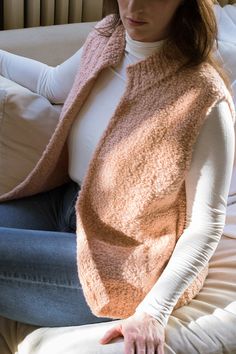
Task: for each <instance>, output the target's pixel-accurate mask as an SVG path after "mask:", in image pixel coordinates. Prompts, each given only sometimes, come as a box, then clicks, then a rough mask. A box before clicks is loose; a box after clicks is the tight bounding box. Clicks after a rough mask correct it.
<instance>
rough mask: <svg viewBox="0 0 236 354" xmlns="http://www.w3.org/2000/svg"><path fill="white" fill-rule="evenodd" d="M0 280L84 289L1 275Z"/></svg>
mask: <svg viewBox="0 0 236 354" xmlns="http://www.w3.org/2000/svg"><path fill="white" fill-rule="evenodd" d="M0 280H11V281H16V282H20V283H30V284H43V285H53V286H56V287H61V288H72V289H82V287H81V286H77V287H76V286H72V285H65V284H59V283H52V282H48V281H46V282H45V281H39V280H31V279H24V278H16V277H9V276H8V277H5V276H1V275H0Z"/></svg>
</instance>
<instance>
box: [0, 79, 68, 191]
mask: <svg viewBox="0 0 236 354" xmlns="http://www.w3.org/2000/svg"><path fill="white" fill-rule="evenodd" d="M60 110H61V106H54V105H52V104H51V103H50V102H49V101H48V100H47V99H46V98H44V97H42V96H40V95H38V94H36V93H33V92H31V91H30V90H28V89H26V88H24V87H22V86H20V85H18V84H16V83H15V82H13V81H10V80H8V79H6V78H3V77H2V76H0V195H2V194H4V193H6V192H8V191H9V190H11V189H12V188H13V187H14V186H16V185H17V184H18V183H20V182H21V181H23V180H24V178H25V177H26V176H27V174H28V173H29V172H30V171H31V170H32V169H33V167H34V166H35V164H36V162H37V161H38V160H39V158H40V156H41V154H42V152H43V150H44V148H45V146H46V144H47V143H48V141H49V139H50V136H51V134H52V132H53V131H54V129H55V127H56V124H57V122H58V119H59V115H60Z"/></svg>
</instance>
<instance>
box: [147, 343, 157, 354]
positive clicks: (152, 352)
mask: <svg viewBox="0 0 236 354" xmlns="http://www.w3.org/2000/svg"><path fill="white" fill-rule="evenodd" d="M156 353H157V351H156V350H155V345H154V343H153V342H149V343H147V354H156Z"/></svg>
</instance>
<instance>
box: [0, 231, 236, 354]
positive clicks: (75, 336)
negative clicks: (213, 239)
mask: <svg viewBox="0 0 236 354" xmlns="http://www.w3.org/2000/svg"><path fill="white" fill-rule="evenodd" d="M235 249H236V236H235V238H229V237H226V236H224V235H223V236H222V238H221V240H220V242H219V244H218V247H217V249H216V252H215V254H214V255H213V257H212V258H211V260H210V268H209V274H208V276H207V279H206V281H205V284H204V287H203V289H202V290H201V292H200V293H199V294H198V295H197V296H196V298H195V299H193V300H192V301H191V303H190V304H189V305H187V306H183V307H181V308H180V309H178V310H175V311H174V312H173V313H172V314H171V316H170V319H169V322H168V324H167V327H166V344H165V354H187V353H188V354H199V353H204V354H223V353H224V354H233V353H236V272H235V269H236V252H235ZM117 322H119V321H114V322H106V323H104V322H103V323H98V324H91V325H85V326H77V327H61V328H38V329H37V328H35V327H33V326H27V325H25V324H21V323H17V322H14V321H10V320H6V319H3V318H0V347H1V354H15V353H16V354H17V353H18V354H47V353H50V354H78V353H79V354H108V353H109V354H124V341H123V339H122V338H120V339H116V340H114V341H113V342H112V343H110V344H106V345H101V344H99V343H98V341H99V339H100V338H101V337H102V336H103V334H104V333H105V331H107V330H108V329H109V328H111V327H112V326H114V324H115V323H117Z"/></svg>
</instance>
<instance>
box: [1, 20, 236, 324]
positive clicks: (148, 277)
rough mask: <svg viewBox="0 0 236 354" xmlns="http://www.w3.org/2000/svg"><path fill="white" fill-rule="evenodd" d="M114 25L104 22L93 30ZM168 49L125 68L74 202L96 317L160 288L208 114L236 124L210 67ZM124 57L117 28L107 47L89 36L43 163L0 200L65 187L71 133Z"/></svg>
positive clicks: (81, 265) (125, 311)
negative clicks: (221, 110)
mask: <svg viewBox="0 0 236 354" xmlns="http://www.w3.org/2000/svg"><path fill="white" fill-rule="evenodd" d="M110 20H111V17H110V16H108V17H107V18H105V19H104V20H103V21H102V22H101V23H99V24H98V26H97V27H101V28H102V27H105V26H106V25H107V24H109V22H110ZM167 46H169V47H168V51H167V52H168V57H166V56H164V55H162V52H161V51H160V52H159V51H158V52H157V53H155V54H153V55H151V56H149V57H148V58H146V59H144V60H142V61H140V62H138V63H136V64H132V65H130V66H129V67H128V68H127V84H126V90H125V93H124V95H123V97H122V98H121V100H120V102H119V104H118V106H117V108H116V110H115V112H114V114H113V116H112V117H111V119H110V122H109V124H108V126H107V128H106V130H105V131H104V133H103V135H102V137H101V139H100V141H99V143H98V145H97V147H96V150H95V152H94V155H93V157H92V159H91V161H90V164H89V167H88V171H87V174H86V176H85V179H84V182H83V184H82V186H81V191H80V193H79V197H78V199H77V203H76V216H77V256H78V258H77V261H78V273H79V277H80V281H81V284H82V287H83V291H84V295H85V298H86V301H87V303H88V305H89V306H90V308H91V310H92V312H93V313H94V314H95V315H97V316H103V317H110V318H126V317H128V316H130V315H132V314H133V313H134V312H135V309H136V307H137V306H138V304H139V303H140V302H141V301H142V299H143V298H144V297H145V295H146V294H147V293H148V291H149V290H150V289H151V288H152V286H153V285H154V284H155V282H156V281H157V280H158V278H159V276H160V275H161V273H162V272H163V270H164V268H165V267H166V265H167V263H168V261H169V259H170V257H171V254H172V252H173V250H174V248H175V245H176V242H177V241H178V239H179V237H181V235H182V233H183V231H184V228H185V222H186V195H185V176H186V174H187V173H188V169H189V168H190V163H191V157H192V149H193V145H194V143H195V141H196V139H197V136H198V133H199V131H200V129H201V126H202V124H203V123H204V119H205V117H206V114H207V113H208V112H209V111H210V110H211V109H212V107H213V106H214V105H215V104H216V103H217V102H218V101H220V100H221V99H226V100H227V101H228V103H229V105H230V108H231V110H232V119H233V120H234V119H235V117H234V109H233V104H232V100H231V97H230V95H229V93H228V91H227V89H226V87H225V85H224V83H223V81H222V79H221V78H220V76H219V75H218V73H217V72H216V71H215V69H214V68H213V67H211V66H210V65H209V64H207V63H204V64H202V65H201V66H199V67H194V68H182V64H183V62H184V58H182V57H181V55H180V54H179V53H178V54H177V50H175V49H174V45H173V46H171V43H168V42H167ZM124 48H125V31H124V28H123V26H122V25H120V26H118V27H117V28H116V29H115V30H114V31H113V33H112V34H111V36H110V37H105V36H103V35H101V33H99V31H97V30H94V31H92V32H91V33H90V35H89V36H88V39H87V41H86V43H85V45H84V51H83V57H82V63H81V66H80V70H79V72H78V74H77V76H76V78H75V81H74V85H73V87H72V90H71V92H70V94H69V96H68V98H67V100H66V102H65V105H64V108H63V111H62V115H61V119H60V122H59V123H58V126H57V128H56V130H55V133H54V134H53V136H52V138H51V140H50V142H49V144H48V146H47V147H46V149H45V152H44V154H43V156H42V158H41V159H40V161H39V162H38V164H37V165H36V167H35V169H34V170H33V171H32V172H31V174H30V175H29V176H28V177H27V179H26V180H25V181H23V182H22V183H21V184H20V185H19V186H17V187H16V188H15V189H14V190H13V191H11V192H9V193H8V194H7V195H5V196H3V197H1V198H0V200H7V199H12V198H17V197H21V196H25V195H31V194H35V193H38V192H40V191H43V190H47V189H49V188H51V187H52V186H56V185H59V184H61V183H62V182H63V181H65V178H66V175H67V172H66V158H63V156H66V148H65V147H66V141H67V137H68V133H69V130H70V127H71V125H72V123H73V121H74V119H75V117H76V116H77V114H78V113H79V111H80V109H81V107H82V106H83V103H84V102H85V100H86V98H87V97H88V95H89V93H90V92H91V90H92V88H93V84H94V82H95V81H96V78H97V77H98V75H99V73H100V72H101V71H102V70H103V69H104V68H107V67H108V66H115V65H117V64H118V63H119V62H120V60H121V59H122V56H123V54H124ZM108 99H109V97H108ZM104 104H106V103H105V102H104ZM59 171H60V172H59ZM55 247H56V246H55ZM62 261H63V260H62ZM207 273H208V266H207V267H206V268H205V269H202V271H201V272H200V273H199V275H198V276H197V277H196V279H195V280H194V281H193V282H192V284H190V286H189V287H188V288H187V289H186V290H185V292H184V293H183V294H182V295H181V297H180V298H179V301H178V302H177V304H176V306H175V309H176V308H178V307H180V306H183V305H185V304H187V303H189V302H190V301H191V299H192V298H194V297H195V296H196V295H197V294H198V293H199V291H200V290H201V288H202V286H203V283H204V280H205V278H206V276H207Z"/></svg>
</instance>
